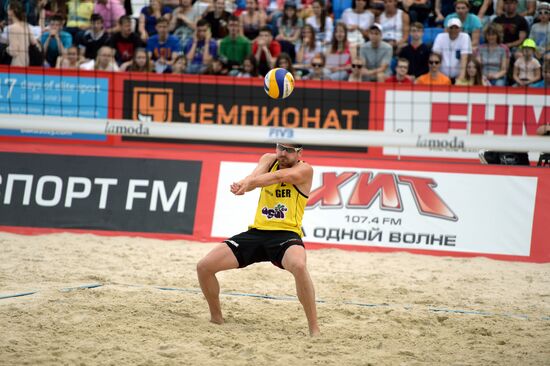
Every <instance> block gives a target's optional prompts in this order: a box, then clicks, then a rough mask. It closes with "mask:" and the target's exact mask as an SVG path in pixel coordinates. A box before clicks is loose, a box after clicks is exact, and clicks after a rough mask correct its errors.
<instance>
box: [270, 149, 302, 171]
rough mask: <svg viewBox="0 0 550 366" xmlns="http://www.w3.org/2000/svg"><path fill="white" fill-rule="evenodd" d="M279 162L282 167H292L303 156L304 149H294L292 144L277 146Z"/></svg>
mask: <svg viewBox="0 0 550 366" xmlns="http://www.w3.org/2000/svg"><path fill="white" fill-rule="evenodd" d="M276 151H277V160H278V161H279V163H280V164H281V166H283V167H286V166H292V165H294V164H295V163H296V162H297V161H298V158H299V157H300V156H301V154H302V149H301V148H297V147H294V146H292V145H290V144H288V145H287V144H277V148H276Z"/></svg>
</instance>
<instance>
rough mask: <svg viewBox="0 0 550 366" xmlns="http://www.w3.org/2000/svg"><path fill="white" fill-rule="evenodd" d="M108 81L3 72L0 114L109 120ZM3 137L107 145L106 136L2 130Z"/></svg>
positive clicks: (0, 89) (0, 133) (0, 131)
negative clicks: (47, 138) (66, 139)
mask: <svg viewBox="0 0 550 366" xmlns="http://www.w3.org/2000/svg"><path fill="white" fill-rule="evenodd" d="M108 101H109V79H108V78H102V77H83V76H78V77H76V76H74V77H73V76H61V75H36V74H26V73H16V72H12V71H10V72H9V73H6V72H0V113H1V114H26V115H38V116H63V117H80V118H107V117H108ZM0 135H4V136H28V137H55V138H69V139H80V140H96V141H104V140H105V139H106V137H105V135H94V134H81V133H70V132H56V131H50V132H44V131H27V130H19V131H18V130H3V129H2V130H0Z"/></svg>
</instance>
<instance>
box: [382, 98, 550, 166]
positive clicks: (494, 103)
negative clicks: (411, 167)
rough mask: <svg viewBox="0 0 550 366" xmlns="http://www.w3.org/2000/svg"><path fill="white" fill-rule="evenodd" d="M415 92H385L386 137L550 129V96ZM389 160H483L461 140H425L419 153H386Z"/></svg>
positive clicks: (505, 133)
mask: <svg viewBox="0 0 550 366" xmlns="http://www.w3.org/2000/svg"><path fill="white" fill-rule="evenodd" d="M505 90H506V92H499V91H491V92H487V91H484V92H475V91H464V92H461V91H460V88H457V89H456V91H455V90H452V91H446V92H444V93H442V92H437V91H416V90H415V91H412V90H391V89H387V90H386V92H385V102H384V104H385V111H384V131H387V132H400V133H423V134H424V133H449V132H452V133H454V134H457V133H458V134H464V135H466V134H474V135H476V134H478V135H481V134H490V135H502V136H523V135H536V130H537V127H538V126H540V125H543V124H548V123H550V94H535V93H531V94H521V93H518V92H510V91H511V88H510V89H505ZM383 151H384V154H385V155H401V156H429V157H446V158H472V159H478V153H479V151H478V150H468V149H465V148H464V143H463V142H461V140H460V138H449V139H447V140H435V141H432V140H425V141H423V140H419V141H418V143H417V148H390V147H385V148H384V149H383Z"/></svg>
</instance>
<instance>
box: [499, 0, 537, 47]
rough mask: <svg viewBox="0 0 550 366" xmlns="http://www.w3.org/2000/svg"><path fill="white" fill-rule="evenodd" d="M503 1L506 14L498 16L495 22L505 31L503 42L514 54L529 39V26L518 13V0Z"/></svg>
mask: <svg viewBox="0 0 550 366" xmlns="http://www.w3.org/2000/svg"><path fill="white" fill-rule="evenodd" d="M503 1H504V3H503V4H504V5H503V9H504V13H503V14H501V15H499V16H497V17H496V18H495V19H494V20H493V22H495V23H497V24H501V25H502V28H503V29H504V35H503V42H504V44H505V45H506V46H507V47H508V48H509V49H510V51H511V52H512V53H514V51H515V49H516V47H519V46H520V45H521V44H522V43H523V41H524V40H525V38H527V33H528V32H529V25H528V24H527V21H526V20H525V18H524V17H522V16H521V15H519V14H518V12H517V6H518V0H503ZM517 56H518V57H519V56H521V55H520V54H518V55H517Z"/></svg>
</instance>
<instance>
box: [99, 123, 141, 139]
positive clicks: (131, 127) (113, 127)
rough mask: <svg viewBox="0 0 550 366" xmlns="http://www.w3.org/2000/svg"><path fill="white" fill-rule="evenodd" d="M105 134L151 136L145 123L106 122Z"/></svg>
mask: <svg viewBox="0 0 550 366" xmlns="http://www.w3.org/2000/svg"><path fill="white" fill-rule="evenodd" d="M105 134H107V135H124V136H149V128H148V127H145V126H144V125H143V123H139V124H136V123H131V124H128V123H126V124H112V123H110V122H107V123H106V124H105Z"/></svg>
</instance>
